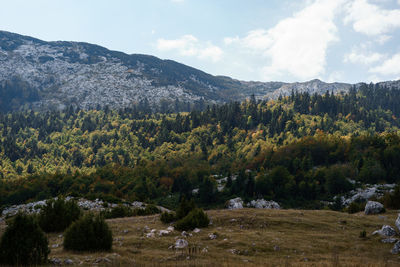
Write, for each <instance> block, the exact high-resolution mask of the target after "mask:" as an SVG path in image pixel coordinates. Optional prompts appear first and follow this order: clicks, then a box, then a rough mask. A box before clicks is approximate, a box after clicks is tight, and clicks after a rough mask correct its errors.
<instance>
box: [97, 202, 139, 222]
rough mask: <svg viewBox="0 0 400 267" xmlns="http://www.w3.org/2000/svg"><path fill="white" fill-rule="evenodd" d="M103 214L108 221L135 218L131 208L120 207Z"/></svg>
mask: <svg viewBox="0 0 400 267" xmlns="http://www.w3.org/2000/svg"><path fill="white" fill-rule="evenodd" d="M102 214H103V215H104V218H106V219H112V218H123V217H130V216H133V210H132V209H131V208H130V207H127V206H124V205H118V206H116V207H114V208H112V209H111V210H108V211H105V212H103V213H102Z"/></svg>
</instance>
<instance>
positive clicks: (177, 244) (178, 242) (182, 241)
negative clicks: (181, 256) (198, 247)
mask: <svg viewBox="0 0 400 267" xmlns="http://www.w3.org/2000/svg"><path fill="white" fill-rule="evenodd" d="M188 245H189V243H188V242H187V241H186V240H185V239H178V240H176V241H175V248H178V249H183V248H186V247H187V246H188Z"/></svg>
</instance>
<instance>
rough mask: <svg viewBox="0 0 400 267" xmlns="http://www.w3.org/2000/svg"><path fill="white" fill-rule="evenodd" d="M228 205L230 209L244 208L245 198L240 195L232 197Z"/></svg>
mask: <svg viewBox="0 0 400 267" xmlns="http://www.w3.org/2000/svg"><path fill="white" fill-rule="evenodd" d="M226 206H227V208H228V209H230V210H234V209H243V200H242V199H241V198H240V197H237V198H233V199H230V200H228V203H227V205H226Z"/></svg>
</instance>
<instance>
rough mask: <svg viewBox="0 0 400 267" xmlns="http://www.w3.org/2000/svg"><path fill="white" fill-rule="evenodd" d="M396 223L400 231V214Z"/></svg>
mask: <svg viewBox="0 0 400 267" xmlns="http://www.w3.org/2000/svg"><path fill="white" fill-rule="evenodd" d="M395 224H396V227H397V229H398V230H399V231H400V214H399V215H398V217H397V220H396V222H395Z"/></svg>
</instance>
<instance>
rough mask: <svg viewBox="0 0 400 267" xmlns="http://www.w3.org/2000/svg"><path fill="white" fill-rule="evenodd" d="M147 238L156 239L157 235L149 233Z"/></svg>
mask: <svg viewBox="0 0 400 267" xmlns="http://www.w3.org/2000/svg"><path fill="white" fill-rule="evenodd" d="M146 237H147V238H152V237H155V234H154V233H147V234H146Z"/></svg>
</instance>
